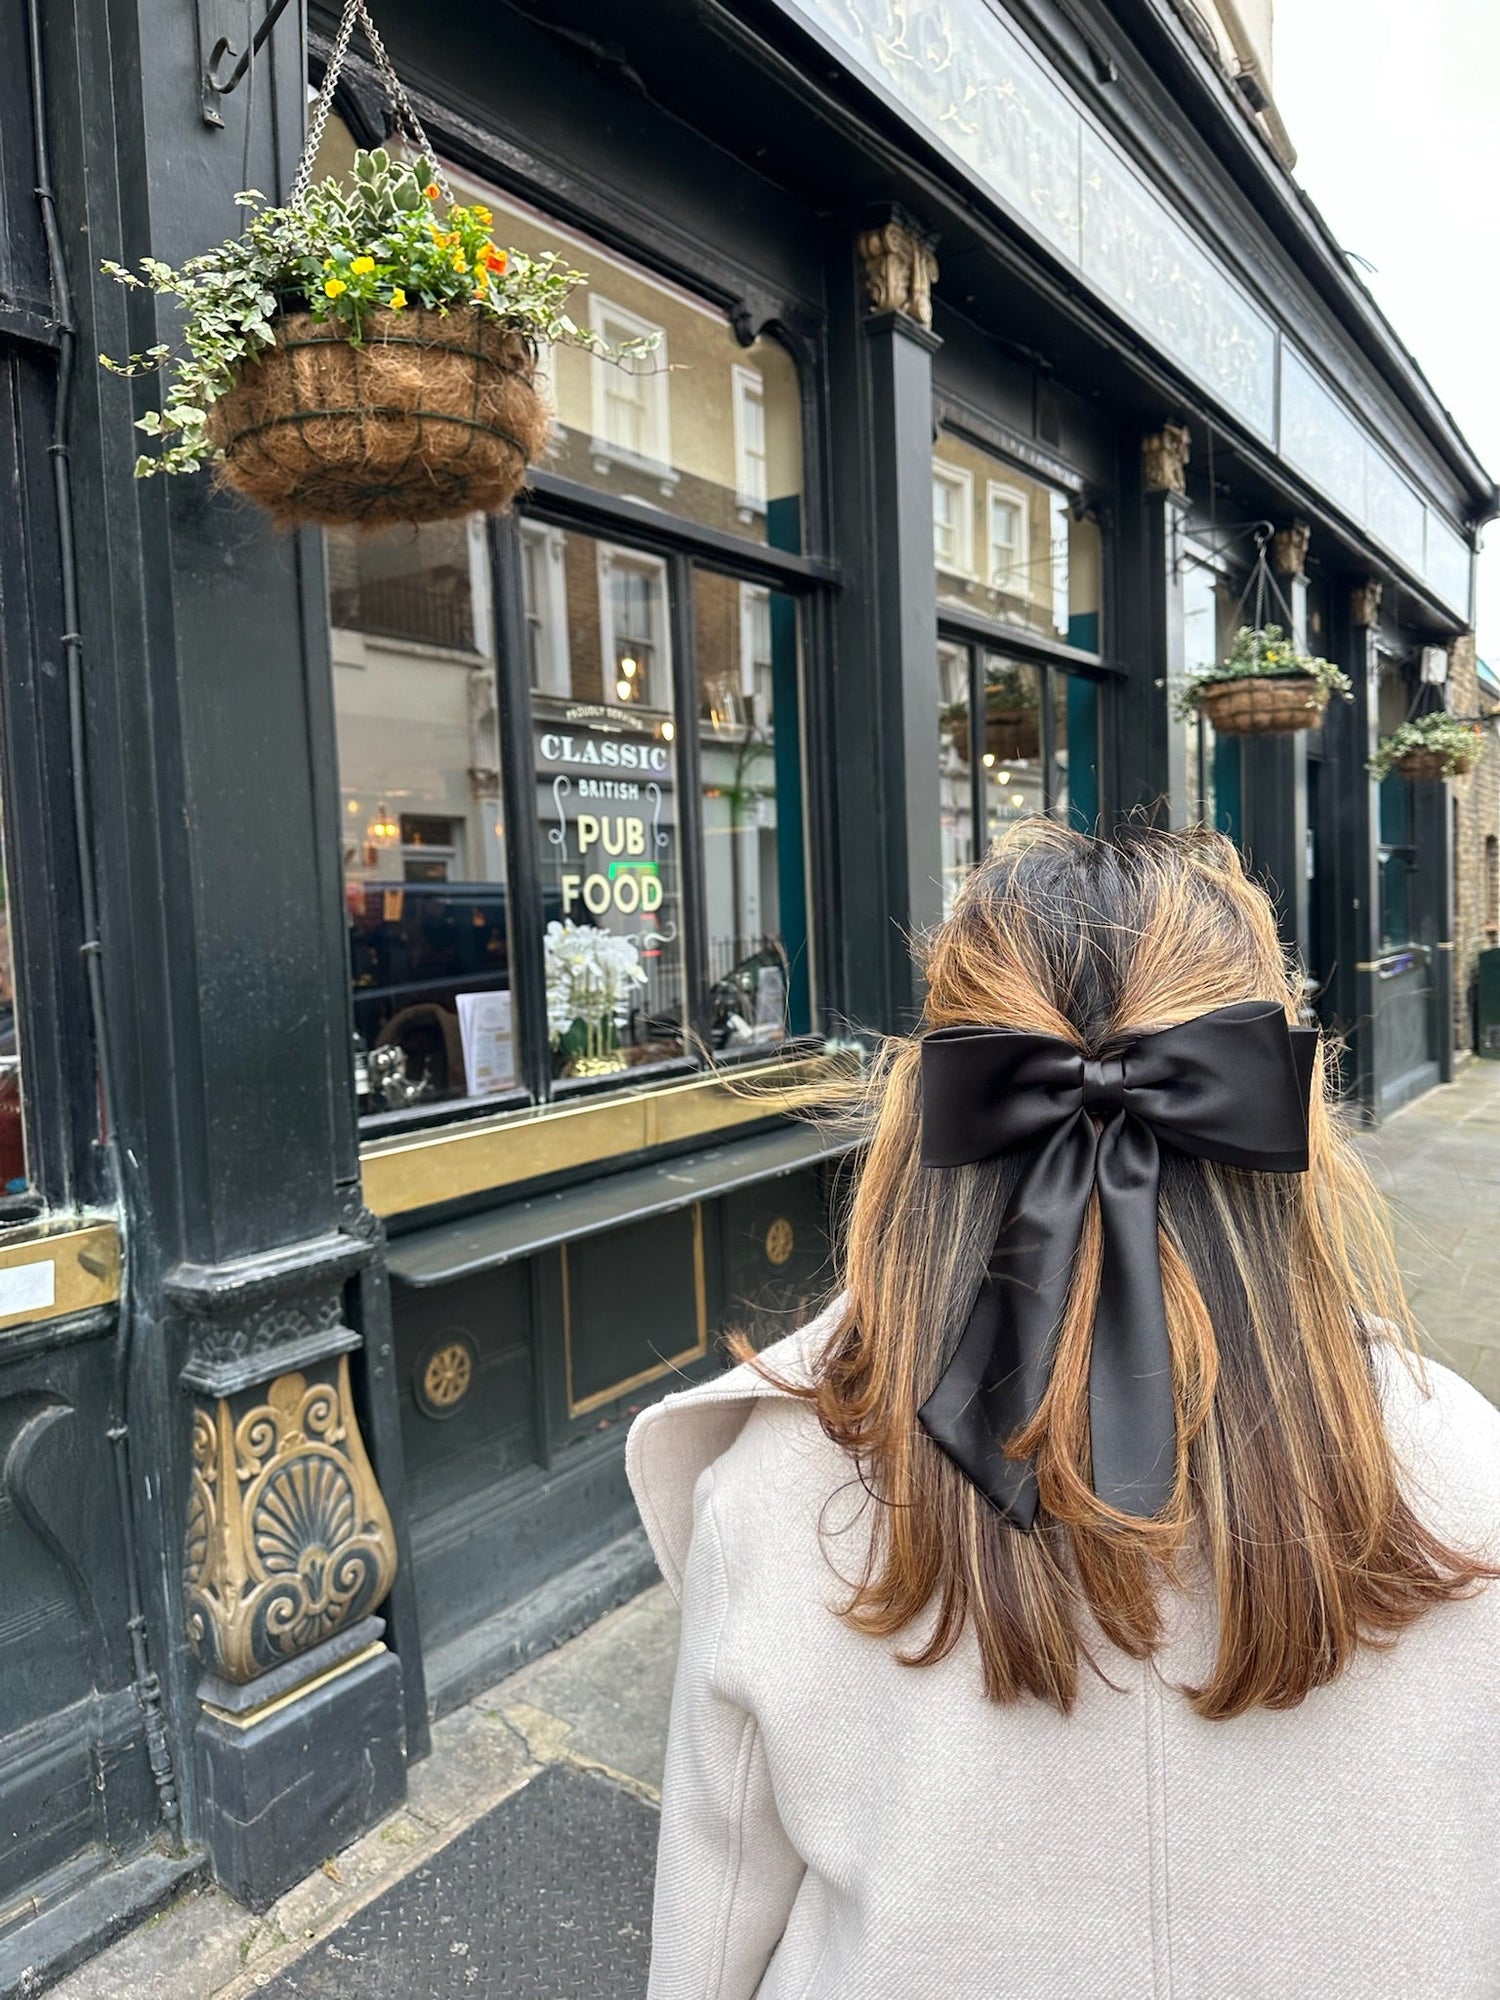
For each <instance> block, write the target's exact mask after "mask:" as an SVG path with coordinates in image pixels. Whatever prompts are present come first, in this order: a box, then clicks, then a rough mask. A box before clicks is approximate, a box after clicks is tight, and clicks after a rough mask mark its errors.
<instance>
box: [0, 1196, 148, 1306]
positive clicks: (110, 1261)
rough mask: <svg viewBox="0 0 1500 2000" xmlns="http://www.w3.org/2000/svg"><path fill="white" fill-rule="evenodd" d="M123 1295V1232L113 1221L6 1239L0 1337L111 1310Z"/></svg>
mask: <svg viewBox="0 0 1500 2000" xmlns="http://www.w3.org/2000/svg"><path fill="white" fill-rule="evenodd" d="M119 1296H120V1232H119V1230H118V1229H117V1228H116V1226H115V1225H114V1223H112V1222H97V1223H91V1224H90V1225H88V1226H87V1227H86V1228H83V1229H59V1230H56V1231H54V1233H52V1234H51V1235H47V1234H46V1233H42V1234H39V1235H28V1236H26V1237H24V1238H23V1239H21V1240H20V1241H12V1240H9V1239H7V1241H6V1242H5V1243H4V1245H3V1246H0V1307H3V1306H4V1305H5V1304H6V1303H7V1302H8V1301H14V1310H13V1311H9V1312H6V1311H3V1310H0V1333H5V1332H8V1331H9V1330H10V1329H11V1328H13V1327H18V1326H33V1325H35V1324H36V1323H37V1321H39V1320H49V1319H66V1318H67V1317H68V1316H69V1315H70V1314H72V1313H80V1312H88V1311H90V1310H91V1309H92V1308H94V1307H95V1306H107V1305H109V1304H111V1303H112V1301H114V1300H115V1299H117V1298H118V1297H119Z"/></svg>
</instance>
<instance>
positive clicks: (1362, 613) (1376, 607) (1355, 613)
mask: <svg viewBox="0 0 1500 2000" xmlns="http://www.w3.org/2000/svg"><path fill="white" fill-rule="evenodd" d="M1384 588H1385V586H1384V585H1383V584H1382V583H1381V581H1380V578H1379V577H1378V576H1371V577H1366V579H1365V581H1364V582H1363V583H1358V584H1356V585H1355V586H1354V590H1353V592H1352V594H1351V595H1350V598H1349V617H1350V619H1351V620H1352V622H1353V623H1354V624H1356V625H1376V624H1378V623H1379V622H1380V597H1381V592H1382V591H1383V590H1384Z"/></svg>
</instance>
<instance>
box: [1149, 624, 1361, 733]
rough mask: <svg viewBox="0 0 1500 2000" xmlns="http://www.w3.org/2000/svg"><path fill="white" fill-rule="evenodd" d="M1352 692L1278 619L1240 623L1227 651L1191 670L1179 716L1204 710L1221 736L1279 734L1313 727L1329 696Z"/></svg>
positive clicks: (1342, 676)
mask: <svg viewBox="0 0 1500 2000" xmlns="http://www.w3.org/2000/svg"><path fill="white" fill-rule="evenodd" d="M1335 694H1336V695H1339V696H1340V697H1341V698H1342V699H1343V700H1345V701H1349V700H1351V699H1352V698H1353V690H1352V688H1351V686H1350V683H1349V678H1348V676H1347V675H1346V674H1343V673H1341V672H1340V671H1339V669H1338V668H1337V667H1336V666H1334V665H1333V663H1332V662H1331V661H1329V660H1323V659H1319V658H1317V657H1316V656H1315V655H1314V654H1312V653H1305V652H1303V651H1302V649H1301V648H1300V647H1299V646H1298V645H1297V644H1296V642H1295V640H1293V639H1292V638H1291V637H1290V635H1289V634H1288V633H1286V632H1285V631H1284V630H1283V628H1282V627H1281V626H1280V625H1257V626H1250V625H1242V626H1241V627H1240V629H1239V631H1238V632H1236V634H1235V636H1234V642H1233V644H1232V645H1231V646H1230V649H1229V654H1228V657H1227V658H1226V659H1225V660H1224V661H1223V662H1222V663H1221V664H1220V665H1218V666H1213V667H1204V668H1203V669H1202V670H1201V671H1200V672H1198V673H1196V674H1194V675H1193V677H1192V678H1191V679H1190V680H1189V681H1188V683H1187V685H1186V687H1185V688H1184V689H1183V690H1182V692H1181V694H1180V695H1179V696H1178V697H1177V701H1176V704H1175V706H1176V711H1177V713H1178V715H1179V716H1184V717H1186V716H1190V715H1196V714H1200V713H1201V714H1202V715H1204V716H1205V717H1206V718H1207V720H1208V721H1209V722H1211V723H1212V724H1213V726H1214V728H1215V730H1216V731H1217V732H1218V733H1219V735H1221V736H1279V735H1285V734H1288V733H1290V732H1291V731H1293V730H1298V729H1315V728H1316V727H1317V725H1318V724H1319V723H1320V722H1321V721H1322V720H1323V713H1324V710H1325V709H1326V708H1327V707H1328V703H1329V699H1330V697H1331V696H1333V695H1335Z"/></svg>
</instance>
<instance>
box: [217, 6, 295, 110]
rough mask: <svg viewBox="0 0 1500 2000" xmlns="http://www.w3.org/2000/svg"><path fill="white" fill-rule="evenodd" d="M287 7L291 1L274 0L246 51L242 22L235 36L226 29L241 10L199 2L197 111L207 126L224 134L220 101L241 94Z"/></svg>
mask: <svg viewBox="0 0 1500 2000" xmlns="http://www.w3.org/2000/svg"><path fill="white" fill-rule="evenodd" d="M288 5H289V0H271V5H270V7H269V9H268V10H267V12H266V14H265V15H264V17H263V18H262V20H261V23H260V25H259V27H257V28H256V30H255V32H254V34H253V35H252V36H251V38H250V46H249V47H248V48H244V47H242V46H241V39H242V38H243V34H244V27H243V19H241V20H239V21H237V22H236V24H235V28H234V31H233V32H230V31H229V29H228V28H227V26H226V23H227V22H228V20H229V18H230V15H231V13H234V14H239V13H240V9H239V8H237V7H233V6H232V5H231V4H226V0H197V13H198V74H199V84H200V94H199V99H198V108H199V110H200V111H201V112H202V114H203V122H204V124H205V125H213V126H215V127H217V128H218V129H219V130H220V131H222V130H223V128H224V114H223V113H222V111H221V110H220V109H219V105H220V102H221V100H222V99H223V98H226V97H228V96H229V94H230V93H231V91H235V90H238V89H239V87H240V85H241V84H242V83H243V82H244V81H245V78H246V77H247V76H248V75H249V74H250V65H251V63H253V62H254V60H255V58H256V57H257V56H258V55H259V54H260V52H261V50H262V49H263V48H264V47H265V45H266V43H267V42H268V41H269V40H270V39H271V33H272V30H273V29H274V28H275V26H276V23H277V22H278V21H279V20H280V19H281V17H282V15H283V14H284V13H285V12H286V10H287V7H288Z"/></svg>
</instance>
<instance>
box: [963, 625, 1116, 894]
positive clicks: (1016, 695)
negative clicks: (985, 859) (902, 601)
mask: <svg viewBox="0 0 1500 2000" xmlns="http://www.w3.org/2000/svg"><path fill="white" fill-rule="evenodd" d="M938 685H939V708H938V785H939V800H940V822H941V829H942V871H943V872H942V881H943V908H944V914H945V915H946V914H947V913H948V912H949V911H951V910H952V908H953V902H954V898H955V897H956V896H957V894H958V890H959V888H960V886H961V885H962V882H963V879H964V877H965V875H967V873H968V872H969V870H970V869H971V868H972V867H973V866H974V864H975V862H976V861H977V860H978V858H979V855H978V851H977V848H976V843H975V838H974V829H975V827H979V828H980V829H982V839H983V841H984V843H985V844H986V845H988V844H990V843H993V842H994V841H996V840H998V839H999V837H1000V836H1001V834H1003V833H1004V832H1005V830H1006V828H1007V827H1009V826H1013V825H1014V824H1015V823H1016V822H1017V821H1018V820H1022V819H1026V818H1028V817H1029V816H1030V815H1031V814H1033V813H1040V812H1046V813H1052V814H1055V815H1056V816H1057V817H1058V818H1061V819H1064V820H1066V821H1067V823H1068V824H1069V825H1070V826H1075V827H1078V828H1079V829H1080V830H1081V831H1083V832H1086V833H1089V832H1093V831H1094V830H1095V829H1096V827H1097V826H1098V824H1099V820H1100V816H1101V813H1102V811H1103V806H1104V799H1103V718H1104V701H1105V696H1104V688H1103V684H1102V682H1101V681H1100V680H1099V679H1098V678H1096V677H1095V676H1092V675H1088V674H1083V673H1071V672H1067V671H1065V670H1064V669H1063V668H1061V667H1059V666H1056V665H1054V664H1053V663H1052V662H1050V661H1044V660H1030V659H1026V658H1023V657H1018V656H1017V655H1014V654H1011V653H1007V652H1001V651H999V650H997V649H995V648H993V647H989V646H984V645H979V644H976V643H973V642H966V641H964V640H963V639H961V638H960V637H959V636H958V635H957V634H941V635H940V636H939V639H938Z"/></svg>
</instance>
